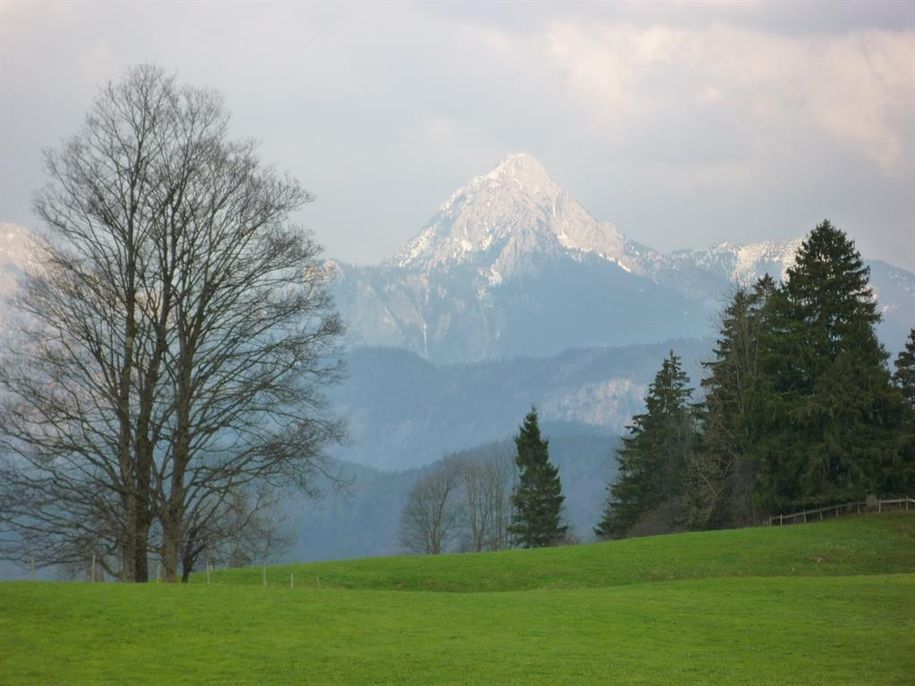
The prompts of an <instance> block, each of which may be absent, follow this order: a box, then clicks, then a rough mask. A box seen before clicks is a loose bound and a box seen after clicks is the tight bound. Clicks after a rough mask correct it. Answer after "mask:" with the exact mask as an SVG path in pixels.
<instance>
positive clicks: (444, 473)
mask: <svg viewBox="0 0 915 686" xmlns="http://www.w3.org/2000/svg"><path fill="white" fill-rule="evenodd" d="M514 478H515V468H514V459H513V457H512V455H511V454H510V452H508V451H504V450H499V449H497V448H494V449H493V450H492V451H487V452H485V453H483V454H470V453H464V454H456V455H450V456H448V457H445V458H444V459H443V460H441V461H439V462H437V463H436V464H435V465H433V466H432V467H430V468H429V470H428V471H427V472H426V473H425V474H423V475H421V476H420V477H419V479H418V480H417V481H416V484H415V485H414V486H413V489H412V490H411V491H410V494H409V496H408V499H407V504H406V506H405V507H404V511H403V513H402V515H401V522H400V540H401V544H402V545H403V546H404V547H405V548H406V549H407V550H410V551H412V552H417V553H428V554H433V555H434V554H438V553H442V552H445V551H446V549H447V548H448V546H449V544H452V543H455V545H454V546H452V548H458V549H460V550H464V551H474V552H479V551H482V550H500V549H502V548H507V547H509V544H510V537H509V534H508V525H509V524H510V523H511V492H512V487H513V485H514Z"/></svg>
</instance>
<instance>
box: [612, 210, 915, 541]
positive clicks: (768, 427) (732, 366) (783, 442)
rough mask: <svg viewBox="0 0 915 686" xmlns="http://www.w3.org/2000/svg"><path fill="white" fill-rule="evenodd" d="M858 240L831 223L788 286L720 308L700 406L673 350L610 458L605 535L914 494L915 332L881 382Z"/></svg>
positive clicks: (882, 360)
mask: <svg viewBox="0 0 915 686" xmlns="http://www.w3.org/2000/svg"><path fill="white" fill-rule="evenodd" d="M879 319H880V315H879V312H878V311H877V303H876V300H875V298H874V294H873V291H872V289H871V288H870V285H869V271H868V268H867V267H865V266H864V264H863V262H862V260H861V256H860V255H859V253H858V251H857V250H856V249H855V246H854V243H853V242H852V241H851V240H849V239H848V237H847V236H846V235H845V234H844V233H843V232H842V231H840V230H839V229H837V228H835V227H834V226H832V224H830V223H829V222H828V221H825V222H823V223H822V224H820V225H818V226H817V227H816V228H815V229H814V230H813V231H812V232H811V233H810V234H809V235H808V236H807V238H806V240H805V241H804V242H803V244H802V245H801V247H800V249H799V250H798V253H797V255H796V257H795V262H794V264H793V266H791V267H790V268H789V269H788V271H787V275H786V278H785V280H784V283H782V284H781V285H776V283H775V282H774V281H773V280H772V279H771V278H770V277H768V276H766V277H764V278H763V279H760V280H759V281H758V282H757V283H756V284H755V285H754V286H753V287H752V288H740V289H738V290H737V291H736V292H735V293H734V294H733V296H732V298H731V299H730V302H729V303H728V304H727V306H726V307H725V309H724V311H723V313H722V317H721V325H720V329H719V337H718V340H717V344H716V347H715V349H714V354H713V355H714V356H713V358H712V359H711V360H710V361H708V362H705V363H704V364H703V367H704V369H705V372H706V375H705V378H704V379H703V380H702V381H701V387H702V389H703V391H704V397H703V399H702V401H701V402H699V403H695V404H693V403H692V401H691V394H692V391H691V389H690V388H689V380H688V378H687V377H686V374H685V373H684V372H683V371H682V369H681V366H680V360H679V358H677V356H676V355H675V354H674V353H673V352H671V354H670V356H669V357H668V358H667V359H665V361H664V364H663V366H662V368H661V370H660V371H659V372H658V374H657V376H656V377H655V380H654V383H652V384H651V386H650V388H649V393H648V396H647V398H646V412H645V413H644V414H641V415H637V416H636V417H634V418H633V422H632V425H631V426H630V427H629V432H630V433H629V436H627V437H626V438H624V439H623V445H622V448H621V449H620V450H619V466H620V471H619V478H618V479H617V481H616V482H615V483H613V484H611V485H610V486H609V487H608V491H609V493H608V501H607V507H606V509H605V512H604V515H603V518H602V520H601V521H600V522H599V524H598V526H597V527H596V528H595V532H596V533H597V534H598V535H599V536H602V537H619V536H625V535H633V534H640V533H657V532H660V531H671V530H678V529H685V528H699V529H704V528H718V527H732V526H742V525H747V524H751V523H754V522H758V521H760V520H761V519H762V518H764V517H765V516H768V515H771V514H777V513H780V512H786V511H791V510H796V509H800V508H804V507H808V506H816V505H825V504H830V503H838V502H842V501H851V500H860V499H864V497H865V496H867V495H869V494H877V495H881V496H890V495H911V493H912V491H913V490H915V431H913V427H915V330H913V332H912V333H911V334H910V337H909V341H908V343H907V345H906V349H905V350H904V351H903V352H902V353H901V354H900V355H899V357H898V359H897V360H896V361H895V374H893V375H892V376H891V375H890V371H889V368H888V358H889V355H888V354H887V353H886V351H885V350H884V348H883V346H882V345H881V344H880V342H879V340H878V339H877V336H876V333H875V329H874V326H875V324H876V323H877V322H878V321H879Z"/></svg>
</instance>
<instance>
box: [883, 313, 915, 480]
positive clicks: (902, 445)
mask: <svg viewBox="0 0 915 686" xmlns="http://www.w3.org/2000/svg"><path fill="white" fill-rule="evenodd" d="M893 365H894V366H895V368H896V372H895V373H894V374H893V382H894V383H895V384H896V388H898V389H899V392H900V393H901V394H902V397H903V401H904V403H905V412H904V414H905V418H904V419H903V422H902V430H901V431H900V432H899V455H898V460H897V465H896V470H895V473H891V474H890V475H888V476H889V479H888V480H889V481H890V482H889V483H885V491H886V493H887V494H890V495H900V496H908V497H911V496H912V495H913V494H915V329H912V330H911V331H909V338H908V340H907V341H906V344H905V348H904V349H903V350H902V352H900V353H899V356H898V357H897V358H896V360H895V361H894V363H893Z"/></svg>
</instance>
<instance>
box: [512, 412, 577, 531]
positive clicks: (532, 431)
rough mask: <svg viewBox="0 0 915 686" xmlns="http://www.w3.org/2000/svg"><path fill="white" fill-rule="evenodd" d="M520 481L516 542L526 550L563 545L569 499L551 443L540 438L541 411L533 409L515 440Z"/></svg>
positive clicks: (515, 503)
mask: <svg viewBox="0 0 915 686" xmlns="http://www.w3.org/2000/svg"><path fill="white" fill-rule="evenodd" d="M515 445H516V446H517V448H518V453H517V455H516V457H515V464H517V465H518V469H519V479H518V484H517V486H515V490H514V492H513V493H512V499H511V502H512V508H513V513H512V523H511V525H510V526H509V527H508V531H509V533H511V534H512V536H513V538H514V540H515V541H516V542H517V543H518V544H519V545H521V546H522V547H524V548H542V547H544V546H548V545H552V544H554V543H557V542H558V541H560V540H561V539H562V538H563V536H565V533H566V530H567V528H568V527H566V526H565V525H563V524H561V523H560V509H561V507H562V502H563V500H564V499H565V498H564V496H563V495H562V485H561V483H560V481H559V470H558V469H557V468H556V467H555V466H554V465H553V463H551V462H550V456H549V441H546V440H544V439H542V438H541V437H540V426H539V424H538V421H537V410H536V409H534V408H531V411H530V412H528V413H527V416H526V417H525V418H524V423H523V424H522V425H521V427H520V431H519V433H518V435H517V436H515Z"/></svg>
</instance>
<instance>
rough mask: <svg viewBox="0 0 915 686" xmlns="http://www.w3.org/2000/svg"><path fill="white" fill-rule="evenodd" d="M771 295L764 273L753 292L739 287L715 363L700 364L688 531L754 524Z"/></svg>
mask: <svg viewBox="0 0 915 686" xmlns="http://www.w3.org/2000/svg"><path fill="white" fill-rule="evenodd" d="M774 290H775V281H774V280H773V279H772V277H770V276H769V275H768V274H767V275H766V276H764V277H763V278H761V279H760V280H759V281H757V282H756V284H755V285H754V286H753V288H752V289H746V288H739V289H738V290H737V291H736V292H735V293H734V295H733V296H732V298H731V301H730V302H729V303H728V305H727V306H726V308H725V310H724V312H723V313H722V315H721V326H720V329H719V338H718V341H717V345H716V347H715V350H714V358H713V359H712V360H710V361H708V362H704V363H703V367H704V368H705V370H706V372H707V376H706V377H705V378H704V379H703V380H702V382H701V386H702V388H703V389H704V390H705V399H704V401H703V402H702V403H701V404H700V405H699V411H700V415H701V418H702V439H701V441H700V445H699V448H698V449H697V450H696V451H694V452H693V454H692V456H691V459H690V461H689V463H688V466H687V478H686V486H685V487H686V490H687V493H686V496H687V497H686V507H687V508H688V519H689V524H690V526H691V527H692V528H698V529H708V528H719V527H723V526H739V525H742V524H749V523H751V522H752V521H753V520H754V519H755V513H754V509H753V499H752V494H753V489H754V487H755V485H756V471H757V468H756V463H755V460H754V459H753V458H752V448H753V446H754V444H755V441H756V439H757V438H758V435H759V428H760V427H759V419H758V407H757V403H756V381H757V377H758V364H759V338H760V333H761V331H762V329H763V327H764V326H765V305H766V302H767V300H768V298H769V296H770V295H771V294H772V292H773V291H774Z"/></svg>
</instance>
